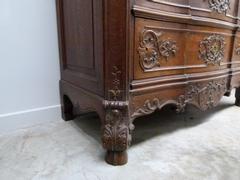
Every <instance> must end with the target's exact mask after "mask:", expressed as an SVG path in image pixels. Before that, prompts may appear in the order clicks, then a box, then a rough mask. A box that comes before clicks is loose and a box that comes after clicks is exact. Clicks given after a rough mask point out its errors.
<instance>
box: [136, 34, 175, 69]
mask: <svg viewBox="0 0 240 180" xmlns="http://www.w3.org/2000/svg"><path fill="white" fill-rule="evenodd" d="M161 36H162V33H157V32H155V31H153V30H144V31H143V32H142V34H141V35H140V46H139V48H138V53H139V56H140V64H141V67H142V68H143V69H144V70H145V69H146V70H148V69H152V68H154V67H158V66H160V60H161V59H165V60H166V61H168V59H169V58H170V57H173V56H175V55H176V53H177V50H178V48H177V45H176V42H175V41H172V40H170V39H167V40H161Z"/></svg>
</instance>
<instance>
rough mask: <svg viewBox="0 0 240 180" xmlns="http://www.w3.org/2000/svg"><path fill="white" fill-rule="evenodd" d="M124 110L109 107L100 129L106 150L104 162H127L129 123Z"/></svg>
mask: <svg viewBox="0 0 240 180" xmlns="http://www.w3.org/2000/svg"><path fill="white" fill-rule="evenodd" d="M127 114H128V113H127V112H126V110H119V109H109V110H107V112H106V119H105V122H104V124H103V129H102V132H103V134H102V142H103V147H104V148H105V149H106V150H107V154H106V159H105V160H106V162H107V163H109V164H111V165H115V166H117V165H124V164H126V163H127V160H128V158H127V152H126V150H127V149H128V146H129V145H130V142H131V139H132V138H131V130H133V128H134V127H133V126H132V125H131V123H130V121H129V118H128V115H127Z"/></svg>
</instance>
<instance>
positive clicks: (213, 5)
mask: <svg viewBox="0 0 240 180" xmlns="http://www.w3.org/2000/svg"><path fill="white" fill-rule="evenodd" d="M208 2H209V8H210V9H212V10H213V11H216V12H218V13H220V14H222V13H225V14H226V13H227V11H228V10H229V9H230V0H209V1H208Z"/></svg>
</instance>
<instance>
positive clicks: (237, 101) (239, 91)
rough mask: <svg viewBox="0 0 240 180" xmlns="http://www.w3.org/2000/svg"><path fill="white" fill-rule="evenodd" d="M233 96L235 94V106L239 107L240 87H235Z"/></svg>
mask: <svg viewBox="0 0 240 180" xmlns="http://www.w3.org/2000/svg"><path fill="white" fill-rule="evenodd" d="M235 96H236V102H235V104H236V106H239V107H240V88H237V89H236V94H235Z"/></svg>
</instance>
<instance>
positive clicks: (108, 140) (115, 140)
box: [102, 66, 134, 151]
mask: <svg viewBox="0 0 240 180" xmlns="http://www.w3.org/2000/svg"><path fill="white" fill-rule="evenodd" d="M121 73H122V72H121V71H120V70H119V68H118V67H117V66H114V67H113V72H112V76H113V79H112V89H110V90H109V91H108V92H109V100H106V101H104V102H103V104H104V107H105V108H106V117H105V121H104V125H103V127H102V142H103V147H104V148H105V149H107V150H111V151H125V150H126V149H127V148H128V146H129V145H130V143H131V139H132V138H131V131H132V130H133V129H134V126H133V125H132V123H131V122H130V121H129V119H128V103H127V102H125V101H120V99H121V98H122V97H121V96H122V90H120V84H121V82H120V78H119V77H120V76H121Z"/></svg>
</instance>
